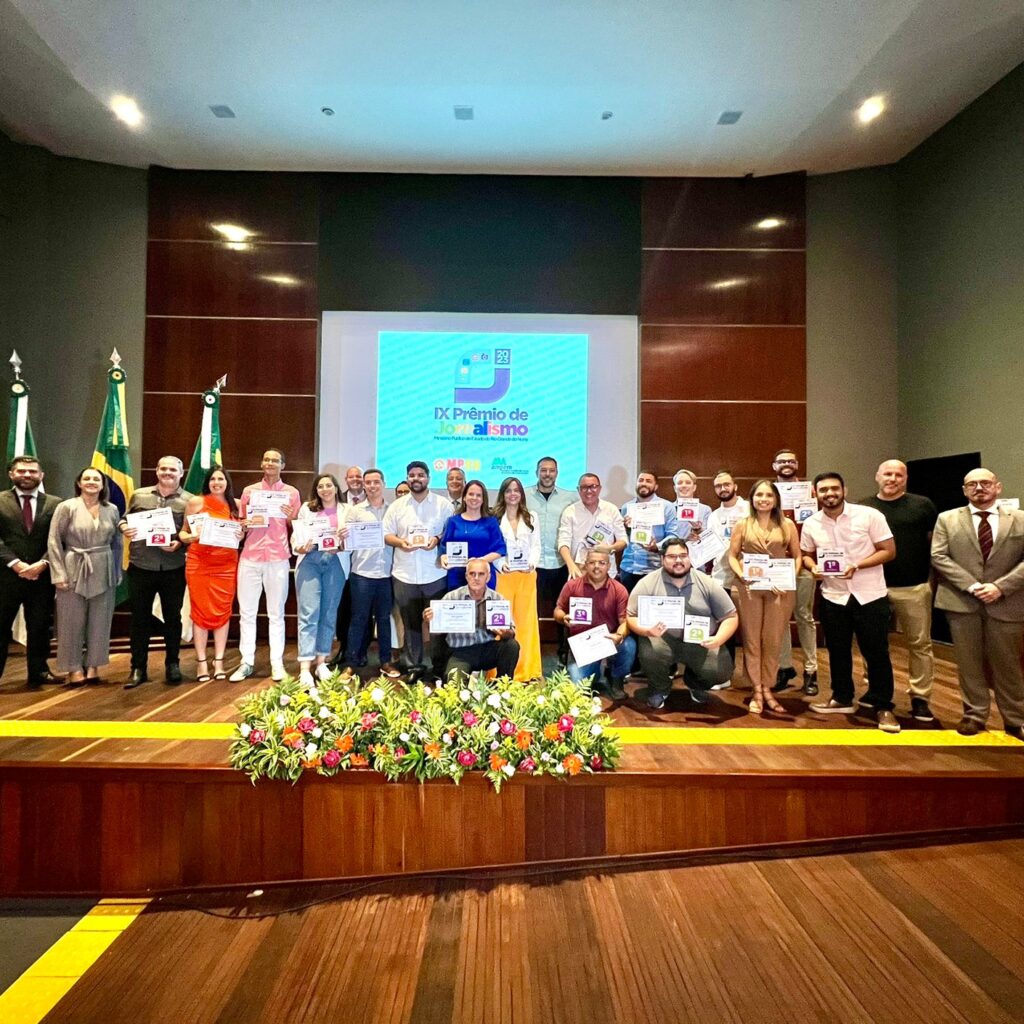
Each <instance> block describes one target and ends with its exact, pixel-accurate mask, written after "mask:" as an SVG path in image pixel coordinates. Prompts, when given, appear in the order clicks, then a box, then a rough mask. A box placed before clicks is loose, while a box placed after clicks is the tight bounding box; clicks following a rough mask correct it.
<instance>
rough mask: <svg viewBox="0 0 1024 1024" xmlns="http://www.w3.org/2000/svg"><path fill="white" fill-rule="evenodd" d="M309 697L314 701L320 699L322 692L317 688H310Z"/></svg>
mask: <svg viewBox="0 0 1024 1024" xmlns="http://www.w3.org/2000/svg"><path fill="white" fill-rule="evenodd" d="M309 695H310V697H312V698H313V700H319V699H320V691H319V690H318V689H317V688H316V687H315V686H311V687H310V688H309Z"/></svg>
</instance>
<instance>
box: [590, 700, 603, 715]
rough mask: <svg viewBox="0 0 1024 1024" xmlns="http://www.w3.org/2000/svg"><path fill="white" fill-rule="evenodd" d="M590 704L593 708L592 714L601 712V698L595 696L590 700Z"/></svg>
mask: <svg viewBox="0 0 1024 1024" xmlns="http://www.w3.org/2000/svg"><path fill="white" fill-rule="evenodd" d="M590 706H591V707H592V708H593V709H594V714H595V715H597V714H600V713H601V698H600V697H595V698H594V699H593V701H592V702H591V705H590Z"/></svg>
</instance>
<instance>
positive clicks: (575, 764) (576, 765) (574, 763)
mask: <svg viewBox="0 0 1024 1024" xmlns="http://www.w3.org/2000/svg"><path fill="white" fill-rule="evenodd" d="M562 767H563V768H564V769H565V770H566V771H567V772H568V773H569V774H570V775H579V773H580V770H581V769H582V768H583V758H582V757H580V755H579V754H570V755H569V756H568V757H566V758H564V759H563V761H562Z"/></svg>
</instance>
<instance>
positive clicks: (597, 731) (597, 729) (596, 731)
mask: <svg viewBox="0 0 1024 1024" xmlns="http://www.w3.org/2000/svg"><path fill="white" fill-rule="evenodd" d="M603 732H604V729H602V728H601V726H599V725H598V724H597V723H596V722H595V723H594V724H593V725H592V726H591V727H590V735H591V736H600V735H601V733H603Z"/></svg>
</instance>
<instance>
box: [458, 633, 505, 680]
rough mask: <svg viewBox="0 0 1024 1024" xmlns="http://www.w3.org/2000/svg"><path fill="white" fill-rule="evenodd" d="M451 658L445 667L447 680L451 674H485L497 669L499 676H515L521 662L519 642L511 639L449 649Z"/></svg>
mask: <svg viewBox="0 0 1024 1024" xmlns="http://www.w3.org/2000/svg"><path fill="white" fill-rule="evenodd" d="M449 651H450V652H451V656H450V657H449V658H448V664H447V665H446V666H445V670H444V674H445V678H446V679H447V678H448V674H449V673H450V672H461V673H462V674H463V675H469V673H470V672H483V671H489V670H490V669H492V668H493V669H495V670H496V671H497V673H498V675H499V676H508V677H509V679H511V678H512V676H514V675H515V671H516V663H517V662H518V661H519V641H518V640H515V639H513V638H512V637H509V638H507V639H505V640H490V641H488V642H487V643H485V644H470V645H469V646H468V647H451V648H449Z"/></svg>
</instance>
